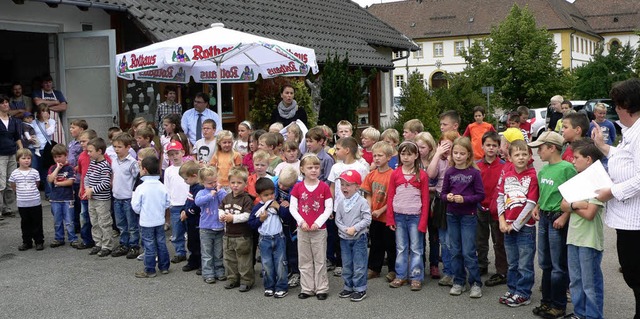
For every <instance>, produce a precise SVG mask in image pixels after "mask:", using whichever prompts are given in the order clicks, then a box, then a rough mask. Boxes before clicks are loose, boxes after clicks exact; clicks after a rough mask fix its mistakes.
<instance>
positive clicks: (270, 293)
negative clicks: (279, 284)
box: [264, 289, 273, 297]
mask: <svg viewBox="0 0 640 319" xmlns="http://www.w3.org/2000/svg"><path fill="white" fill-rule="evenodd" d="M264 296H265V297H273V290H271V289H267V290H265V291H264Z"/></svg>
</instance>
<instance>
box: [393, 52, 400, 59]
mask: <svg viewBox="0 0 640 319" xmlns="http://www.w3.org/2000/svg"><path fill="white" fill-rule="evenodd" d="M393 57H394V58H395V59H399V58H401V57H402V51H396V52H393Z"/></svg>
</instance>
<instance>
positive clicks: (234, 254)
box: [222, 235, 255, 286]
mask: <svg viewBox="0 0 640 319" xmlns="http://www.w3.org/2000/svg"><path fill="white" fill-rule="evenodd" d="M222 245H223V246H224V253H223V255H224V257H223V259H224V269H225V270H226V271H227V277H228V278H229V280H230V281H232V282H238V280H239V281H240V284H242V285H247V286H253V284H254V282H255V278H254V277H255V272H254V270H253V257H252V256H253V254H252V253H251V251H252V249H253V240H252V238H251V236H246V237H229V236H227V235H224V237H222Z"/></svg>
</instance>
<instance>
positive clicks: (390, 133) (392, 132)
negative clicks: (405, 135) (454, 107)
mask: <svg viewBox="0 0 640 319" xmlns="http://www.w3.org/2000/svg"><path fill="white" fill-rule="evenodd" d="M425 133H427V134H428V132H425ZM418 134H420V133H418ZM380 139H381V140H382V141H383V142H387V143H389V145H391V147H392V148H393V154H392V155H391V159H390V160H389V163H388V165H389V167H391V169H396V168H398V152H397V151H396V148H397V147H398V144H400V134H399V133H398V130H396V129H394V128H388V129H386V130H384V132H382V134H380ZM374 145H375V144H374ZM434 149H435V147H434ZM374 162H375V159H374ZM372 166H373V165H372ZM425 167H426V166H425Z"/></svg>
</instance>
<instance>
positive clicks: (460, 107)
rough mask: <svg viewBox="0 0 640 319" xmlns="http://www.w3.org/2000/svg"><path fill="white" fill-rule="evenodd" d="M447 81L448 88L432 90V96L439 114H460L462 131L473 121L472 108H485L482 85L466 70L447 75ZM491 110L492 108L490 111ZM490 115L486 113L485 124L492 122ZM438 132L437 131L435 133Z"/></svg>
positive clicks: (485, 101) (485, 102)
mask: <svg viewBox="0 0 640 319" xmlns="http://www.w3.org/2000/svg"><path fill="white" fill-rule="evenodd" d="M447 81H448V83H449V87H448V88H440V89H436V90H434V92H433V96H434V97H435V99H436V101H437V106H438V109H439V110H441V112H442V111H446V110H455V111H457V112H458V114H460V120H461V121H460V129H462V130H463V129H464V128H465V127H466V125H467V124H469V123H471V122H473V121H474V119H473V108H474V107H476V106H478V105H482V106H485V105H486V104H487V100H486V97H485V96H484V95H483V94H482V89H481V88H482V85H481V84H479V83H477V81H476V79H474V78H473V77H471V76H470V75H469V72H468V70H467V71H463V72H461V73H447ZM493 110H494V109H493V108H492V109H491V111H493ZM486 111H487V112H489V111H490V110H486ZM490 115H491V114H488V113H487V118H486V119H485V121H486V122H491V121H492V116H490ZM439 131H440V130H439V129H438V130H436V131H435V132H439ZM431 132H434V131H431Z"/></svg>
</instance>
